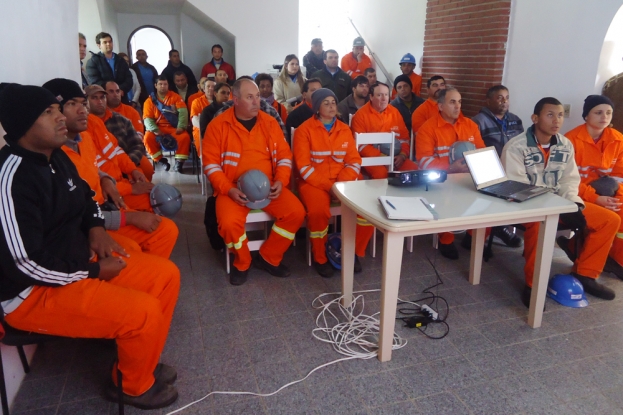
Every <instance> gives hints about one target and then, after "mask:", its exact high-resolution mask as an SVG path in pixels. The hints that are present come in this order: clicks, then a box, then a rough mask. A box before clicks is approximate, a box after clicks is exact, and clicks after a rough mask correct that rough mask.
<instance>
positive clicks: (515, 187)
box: [487, 180, 526, 196]
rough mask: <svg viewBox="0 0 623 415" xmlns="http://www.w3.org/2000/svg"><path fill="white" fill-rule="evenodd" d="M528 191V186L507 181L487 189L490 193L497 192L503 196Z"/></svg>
mask: <svg viewBox="0 0 623 415" xmlns="http://www.w3.org/2000/svg"><path fill="white" fill-rule="evenodd" d="M525 189H526V184H524V183H520V182H512V181H510V180H509V181H506V182H502V183H498V184H494V185H493V186H489V187H487V190H488V191H492V192H495V193H497V194H499V195H502V196H510V195H513V194H515V193H517V192H520V191H522V190H525Z"/></svg>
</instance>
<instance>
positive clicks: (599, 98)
mask: <svg viewBox="0 0 623 415" xmlns="http://www.w3.org/2000/svg"><path fill="white" fill-rule="evenodd" d="M601 104H608V105H610V106H611V107H612V109H614V104H613V103H612V101H610V98H608V97H606V96H603V95H589V96H587V97H586V99H585V100H584V108H582V118H586V116H587V115H588V113H589V112H591V110H592V109H593V108H595V107H596V106H597V105H601Z"/></svg>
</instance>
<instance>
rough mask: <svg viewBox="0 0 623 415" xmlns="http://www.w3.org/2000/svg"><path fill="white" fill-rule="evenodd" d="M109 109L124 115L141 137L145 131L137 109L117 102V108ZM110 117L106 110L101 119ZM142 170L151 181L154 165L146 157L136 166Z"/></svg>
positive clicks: (104, 119)
mask: <svg viewBox="0 0 623 415" xmlns="http://www.w3.org/2000/svg"><path fill="white" fill-rule="evenodd" d="M108 109H109V110H112V111H114V112H116V113H119V114H121V115H123V116H124V117H126V118H127V119H128V120H130V122H131V123H132V126H133V127H134V130H136V132H137V133H138V135H139V136H140V137H141V138H143V137H144V133H145V126H144V125H143V120H142V119H141V115H140V114H139V113H138V111H137V110H135V109H134V108H132V107H131V106H130V105H126V104H123V103H121V104H119V106H118V107H117V108H111V107H108ZM108 118H110V114H109V113H108V111H106V114H105V115H104V118H103V119H102V120H103V121H104V122H106V120H108ZM138 167H139V168H140V169H141V170H142V171H143V174H144V175H145V177H147V180H149V181H150V182H151V178H152V177H153V176H154V166H153V165H152V164H151V161H150V160H149V159H147V157H145V156H143V157H141V161H140V163H139V166H138Z"/></svg>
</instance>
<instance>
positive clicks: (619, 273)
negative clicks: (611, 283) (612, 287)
mask: <svg viewBox="0 0 623 415" xmlns="http://www.w3.org/2000/svg"><path fill="white" fill-rule="evenodd" d="M603 272H609V273H611V274H614V275H615V276H616V277H617V278H618V279H620V280H623V267H622V266H621V265H620V264H619V263H618V262H616V261H615V260H614V259H612V258H610V257H608V259H607V260H606V265H604V270H603Z"/></svg>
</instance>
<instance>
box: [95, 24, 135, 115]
mask: <svg viewBox="0 0 623 415" xmlns="http://www.w3.org/2000/svg"><path fill="white" fill-rule="evenodd" d="M95 43H97V46H98V47H99V48H100V52H99V53H93V52H91V59H89V61H88V62H87V69H86V70H87V76H88V77H89V82H90V83H91V84H97V85H99V86H101V87H102V88H104V89H106V82H108V81H115V82H116V83H117V85H119V88H120V89H121V90H122V91H123V92H124V94H123V96H122V97H121V101H122V102H123V103H124V104H129V103H130V102H129V101H128V92H130V90H131V89H132V85H133V84H134V81H132V74H131V73H130V68H129V67H128V64H127V63H126V62H125V60H124V59H122V58H120V57H119V56H118V55H117V54H116V53H113V51H112V50H113V41H112V36H111V35H110V34H108V33H105V32H102V33H99V34H98V35H97V36H96V37H95Z"/></svg>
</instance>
